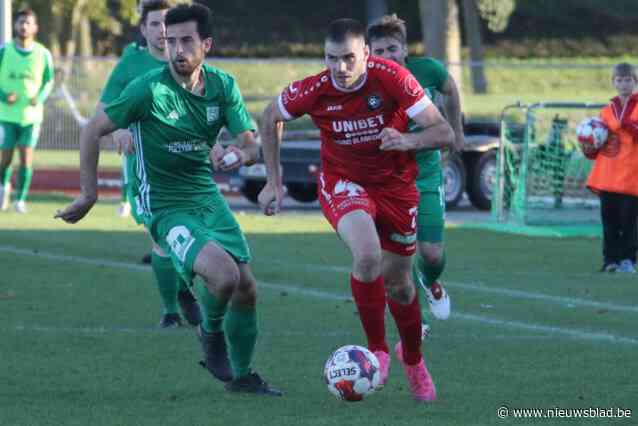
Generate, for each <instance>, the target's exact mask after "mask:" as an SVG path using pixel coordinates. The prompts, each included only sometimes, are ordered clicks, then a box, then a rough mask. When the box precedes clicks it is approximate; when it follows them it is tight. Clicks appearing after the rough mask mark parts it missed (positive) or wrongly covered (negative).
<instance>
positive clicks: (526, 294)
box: [286, 264, 638, 313]
mask: <svg viewBox="0 0 638 426" xmlns="http://www.w3.org/2000/svg"><path fill="white" fill-rule="evenodd" d="M286 266H287V267H290V264H286ZM299 267H301V268H306V269H310V270H317V271H326V272H336V273H350V271H351V268H349V267H345V266H331V265H313V264H301V265H299ZM445 286H446V287H450V288H458V289H461V290H468V291H476V292H480V293H488V294H496V295H499V296H507V297H512V298H515V299H530V300H542V301H543V302H548V303H556V304H558V305H563V306H583V307H588V308H595V309H607V310H609V311H617V312H631V313H638V306H631V305H622V304H618V303H611V302H597V301H595V300H587V299H581V298H578V297H565V296H552V295H549V294H544V293H535V292H531V291H524V290H515V289H511V288H503V287H488V286H485V285H482V284H481V283H480V282H477V283H476V284H466V283H459V282H455V281H445Z"/></svg>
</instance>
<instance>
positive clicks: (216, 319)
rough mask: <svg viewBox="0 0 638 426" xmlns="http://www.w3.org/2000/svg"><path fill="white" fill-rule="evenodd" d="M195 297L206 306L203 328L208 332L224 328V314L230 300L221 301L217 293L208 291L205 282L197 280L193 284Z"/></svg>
mask: <svg viewBox="0 0 638 426" xmlns="http://www.w3.org/2000/svg"><path fill="white" fill-rule="evenodd" d="M193 289H194V292H195V298H197V301H199V303H200V304H201V305H202V307H203V308H204V312H203V314H204V317H203V318H202V328H203V329H204V331H206V332H207V333H216V332H219V331H221V330H222V322H223V321H224V315H225V314H226V310H227V309H228V302H225V303H223V302H220V301H219V300H218V299H217V297H215V295H213V294H211V293H210V291H208V288H206V286H205V285H204V284H203V283H200V282H196V283H194V284H193Z"/></svg>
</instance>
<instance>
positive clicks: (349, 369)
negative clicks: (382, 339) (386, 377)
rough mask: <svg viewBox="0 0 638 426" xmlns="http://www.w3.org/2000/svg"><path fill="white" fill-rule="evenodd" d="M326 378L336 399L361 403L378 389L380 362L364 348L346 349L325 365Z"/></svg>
mask: <svg viewBox="0 0 638 426" xmlns="http://www.w3.org/2000/svg"><path fill="white" fill-rule="evenodd" d="M323 377H324V380H325V382H326V385H328V390H329V391H330V392H331V393H332V394H333V395H334V396H335V397H337V399H341V400H344V401H361V400H362V399H363V398H364V397H365V396H367V395H370V394H371V393H373V392H374V391H375V390H376V389H377V388H378V386H379V380H380V372H379V360H378V359H377V357H376V356H375V355H374V354H373V353H372V352H370V351H369V350H368V349H366V348H364V347H362V346H355V345H350V346H343V347H340V348H339V349H337V350H336V351H334V352H333V353H332V355H330V358H328V361H326V365H325V367H324V369H323Z"/></svg>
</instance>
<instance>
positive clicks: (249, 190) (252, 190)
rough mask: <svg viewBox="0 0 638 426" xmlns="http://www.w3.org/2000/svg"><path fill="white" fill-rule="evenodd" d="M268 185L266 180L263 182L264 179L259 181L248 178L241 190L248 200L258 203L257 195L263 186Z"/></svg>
mask: <svg viewBox="0 0 638 426" xmlns="http://www.w3.org/2000/svg"><path fill="white" fill-rule="evenodd" d="M265 185H266V182H262V181H257V180H247V181H244V184H243V185H242V187H241V189H240V192H241V193H242V195H243V196H244V197H246V199H248V201H250V202H251V203H254V204H257V203H258V201H257V197H258V196H259V193H260V192H261V190H262V189H263V187H264V186H265Z"/></svg>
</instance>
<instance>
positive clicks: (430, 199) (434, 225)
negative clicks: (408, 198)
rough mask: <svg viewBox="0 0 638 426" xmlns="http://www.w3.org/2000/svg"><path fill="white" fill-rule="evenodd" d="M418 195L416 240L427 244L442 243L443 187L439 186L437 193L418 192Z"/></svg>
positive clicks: (443, 216) (443, 222)
mask: <svg viewBox="0 0 638 426" xmlns="http://www.w3.org/2000/svg"><path fill="white" fill-rule="evenodd" d="M419 195H420V198H419V210H418V212H417V222H416V239H417V241H424V242H428V243H440V242H441V241H443V229H444V228H445V195H444V193H443V185H440V186H439V188H438V191H420V192H419Z"/></svg>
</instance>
